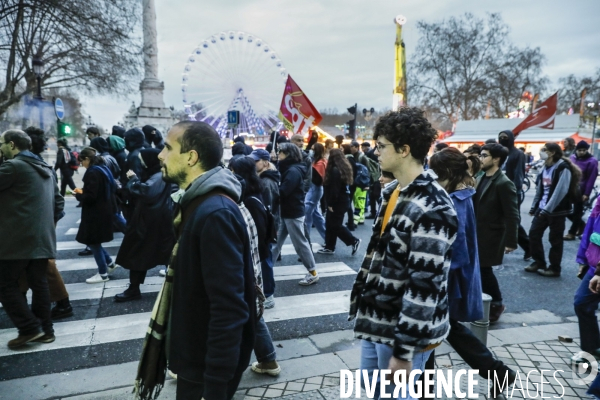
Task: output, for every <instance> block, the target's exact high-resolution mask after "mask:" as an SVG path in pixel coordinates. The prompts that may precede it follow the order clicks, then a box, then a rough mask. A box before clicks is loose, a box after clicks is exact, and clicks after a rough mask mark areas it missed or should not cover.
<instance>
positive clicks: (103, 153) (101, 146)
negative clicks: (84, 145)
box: [90, 137, 121, 179]
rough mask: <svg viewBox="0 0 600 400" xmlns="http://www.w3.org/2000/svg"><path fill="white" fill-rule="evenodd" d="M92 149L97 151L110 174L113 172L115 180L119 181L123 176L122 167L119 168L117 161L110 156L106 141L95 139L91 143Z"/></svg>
mask: <svg viewBox="0 0 600 400" xmlns="http://www.w3.org/2000/svg"><path fill="white" fill-rule="evenodd" d="M90 147H92V148H93V149H95V150H96V151H97V152H98V154H99V155H100V157H102V158H103V159H104V164H105V165H106V166H107V167H108V169H110V172H112V175H113V178H114V179H119V177H120V176H121V167H119V163H118V162H117V159H116V158H114V157H113V156H112V155H110V153H109V150H110V146H109V145H108V142H107V141H106V139H104V138H103V137H97V138H94V139H92V140H91V142H90Z"/></svg>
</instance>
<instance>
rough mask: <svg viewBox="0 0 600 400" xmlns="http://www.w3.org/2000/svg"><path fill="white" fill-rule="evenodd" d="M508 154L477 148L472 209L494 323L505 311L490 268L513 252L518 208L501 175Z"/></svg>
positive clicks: (483, 283)
mask: <svg viewBox="0 0 600 400" xmlns="http://www.w3.org/2000/svg"><path fill="white" fill-rule="evenodd" d="M507 157H508V150H507V149H506V147H504V146H502V145H500V144H486V145H485V146H483V147H482V148H481V154H480V155H479V158H480V159H481V170H482V171H484V174H483V175H482V176H480V177H479V178H478V179H477V193H476V194H475V199H474V200H475V201H474V202H473V206H474V208H475V215H476V218H477V244H478V246H479V248H480V249H485V250H484V251H480V252H479V265H480V267H481V286H482V289H483V292H484V293H487V294H489V295H490V296H492V304H491V307H490V322H491V323H494V322H497V321H498V319H499V318H500V316H501V315H502V313H503V312H504V310H506V307H505V306H504V305H503V304H502V293H501V292H500V285H499V284H498V280H497V279H496V276H495V275H494V270H493V269H492V267H493V266H494V265H500V264H502V260H503V258H504V254H508V253H511V252H513V251H514V250H515V249H516V248H517V232H518V230H519V220H520V217H519V208H518V202H517V191H516V189H515V185H514V184H513V183H512V182H511V180H510V179H508V177H507V176H506V175H505V174H504V172H503V171H502V169H501V166H502V165H503V164H504V162H505V161H506V158H507Z"/></svg>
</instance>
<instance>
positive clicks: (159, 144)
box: [142, 125, 165, 150]
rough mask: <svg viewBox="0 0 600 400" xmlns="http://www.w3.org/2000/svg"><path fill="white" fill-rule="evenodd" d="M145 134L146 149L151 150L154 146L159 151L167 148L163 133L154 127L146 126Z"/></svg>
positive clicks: (143, 129) (144, 128)
mask: <svg viewBox="0 0 600 400" xmlns="http://www.w3.org/2000/svg"><path fill="white" fill-rule="evenodd" d="M142 131H143V132H144V147H146V148H150V147H152V145H154V147H156V148H157V149H159V150H162V149H163V147H165V142H164V140H163V137H162V133H160V131H159V130H158V129H156V128H155V127H153V126H152V125H145V126H144V127H143V128H142Z"/></svg>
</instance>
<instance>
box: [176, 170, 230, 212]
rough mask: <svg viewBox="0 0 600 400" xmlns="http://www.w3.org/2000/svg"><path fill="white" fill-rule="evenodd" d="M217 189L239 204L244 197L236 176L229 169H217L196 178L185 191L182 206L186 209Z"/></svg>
mask: <svg viewBox="0 0 600 400" xmlns="http://www.w3.org/2000/svg"><path fill="white" fill-rule="evenodd" d="M215 189H220V190H222V191H223V192H225V194H227V196H229V197H231V199H232V200H233V201H235V202H236V203H239V201H240V198H241V197H242V185H241V184H240V182H239V181H238V180H237V179H236V177H235V175H233V173H232V172H231V171H229V170H228V169H225V168H223V167H215V168H213V169H211V170H208V171H206V172H205V173H203V174H202V175H200V176H199V177H198V178H196V180H195V181H194V182H192V184H191V185H190V186H189V187H188V188H187V189H186V190H185V194H184V195H183V197H182V198H181V206H182V207H183V208H185V207H186V205H187V204H189V202H190V201H192V200H193V199H194V198H196V197H198V196H202V195H204V194H207V193H209V192H211V191H213V190H215Z"/></svg>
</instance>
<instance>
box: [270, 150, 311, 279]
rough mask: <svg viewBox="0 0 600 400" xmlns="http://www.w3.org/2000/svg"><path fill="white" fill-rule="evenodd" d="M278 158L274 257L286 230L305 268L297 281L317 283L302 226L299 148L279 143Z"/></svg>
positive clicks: (303, 173)
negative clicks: (301, 276)
mask: <svg viewBox="0 0 600 400" xmlns="http://www.w3.org/2000/svg"><path fill="white" fill-rule="evenodd" d="M278 157H279V163H278V168H279V172H280V173H281V184H280V185H279V196H280V201H281V205H280V210H281V221H280V223H279V231H278V232H277V246H276V247H275V250H273V259H274V260H276V259H277V257H278V256H279V253H280V252H281V248H282V247H283V243H284V242H285V239H286V238H287V236H288V233H289V235H290V238H291V239H292V244H293V245H294V249H295V250H296V253H297V254H298V256H299V257H300V260H301V261H302V264H304V267H306V269H307V271H308V273H307V274H306V276H305V277H304V278H303V279H302V280H300V282H298V283H299V284H300V285H303V286H308V285H312V284H313V283H315V282H317V281H318V280H319V275H318V274H317V267H316V265H315V258H314V256H313V253H312V249H311V247H310V243H309V242H308V238H307V237H306V234H305V228H304V197H305V196H304V188H303V186H302V184H303V180H304V176H305V175H306V165H304V163H303V162H302V153H301V152H300V149H299V148H298V146H296V145H295V144H292V143H283V144H281V145H280V146H279V154H278Z"/></svg>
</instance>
